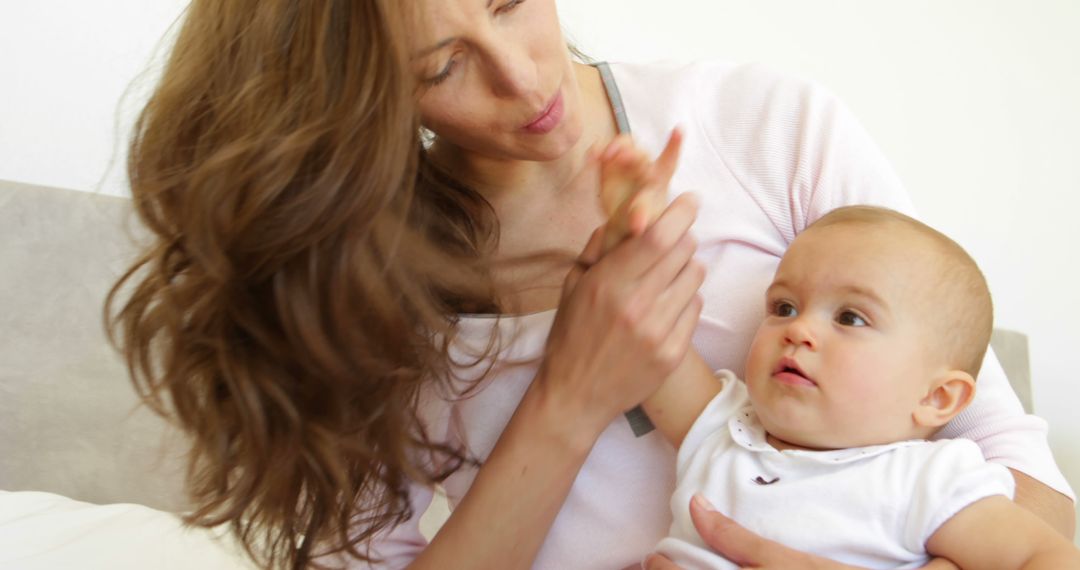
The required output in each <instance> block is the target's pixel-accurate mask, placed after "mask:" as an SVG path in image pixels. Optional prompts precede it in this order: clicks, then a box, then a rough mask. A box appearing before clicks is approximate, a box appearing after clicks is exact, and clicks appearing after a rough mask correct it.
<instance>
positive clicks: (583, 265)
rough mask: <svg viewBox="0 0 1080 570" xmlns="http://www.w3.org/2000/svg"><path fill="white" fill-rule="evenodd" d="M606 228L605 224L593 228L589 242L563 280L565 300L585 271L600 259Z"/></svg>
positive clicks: (563, 297)
mask: <svg viewBox="0 0 1080 570" xmlns="http://www.w3.org/2000/svg"><path fill="white" fill-rule="evenodd" d="M604 230H605V226H600V227H598V228H596V229H595V230H593V233H592V235H591V236H589V241H588V243H586V244H585V249H583V250H582V251H581V255H579V256H578V259H577V263H575V264H574V266H573V267H571V268H570V271H569V272H568V273H567V274H566V279H564V280H563V289H562V299H563V300H566V298H567V297H569V296H570V293H572V292H573V291H574V289H576V288H577V284H578V281H579V280H581V276H582V275H584V274H585V271H587V270H588V268H589V267H592V266H593V265H595V264H596V262H597V261H599V260H600V254H601V252H602V250H603V247H604Z"/></svg>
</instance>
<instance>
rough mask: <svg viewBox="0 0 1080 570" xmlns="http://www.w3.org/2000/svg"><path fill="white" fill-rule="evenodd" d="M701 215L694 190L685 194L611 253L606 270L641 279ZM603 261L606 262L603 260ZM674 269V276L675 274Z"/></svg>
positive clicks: (672, 276)
mask: <svg viewBox="0 0 1080 570" xmlns="http://www.w3.org/2000/svg"><path fill="white" fill-rule="evenodd" d="M695 217H697V198H696V197H694V196H693V195H692V194H689V193H687V194H682V195H680V196H679V197H678V198H676V199H675V200H674V201H673V202H672V203H671V204H670V205H669V206H668V207H667V209H665V210H664V212H663V213H662V214H660V218H659V219H658V220H657V221H656V223H654V224H653V225H652V226H650V227H649V229H648V230H646V231H645V233H644V234H642V235H640V236H634V237H632V238H630V239H628V240H626V241H624V242H622V243H620V244H619V245H618V246H617V247H616V248H615V249H613V250H612V251H611V253H609V254H608V255H607V256H606V257H605V258H604V260H605V261H606V260H607V259H608V258H609V257H610V258H612V262H611V263H610V264H606V265H607V268H606V271H610V272H615V273H617V278H618V279H620V280H627V281H629V280H636V279H640V278H641V277H642V276H643V275H644V274H645V273H646V272H647V271H649V269H651V268H652V267H653V266H654V265H656V263H658V262H659V261H660V260H661V259H663V257H664V256H666V255H669V254H670V253H671V249H672V248H673V247H675V244H676V243H678V242H679V240H681V239H682V237H683V235H685V234H686V232H687V230H689V229H690V226H691V225H693V223H694V218H695ZM601 265H605V264H604V263H603V261H601ZM674 276H675V273H672V274H671V276H670V278H674Z"/></svg>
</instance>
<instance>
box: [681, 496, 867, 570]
mask: <svg viewBox="0 0 1080 570" xmlns="http://www.w3.org/2000/svg"><path fill="white" fill-rule="evenodd" d="M690 518H691V519H693V521H694V527H695V528H696V529H697V531H698V534H700V535H701V538H702V540H704V541H705V544H707V545H709V547H710V548H712V549H713V550H715V551H716V552H717V553H718V554H720V555H721V556H723V557H725V558H727V559H728V560H731V561H732V562H734V563H735V564H738V565H739V566H741V567H751V568H760V569H762V570H765V569H773V568H777V569H779V568H785V569H788V568H790V569H798V568H807V569H809V568H822V567H834V568H849V567H847V566H844V565H841V564H837V563H835V562H831V561H827V560H824V559H820V558H819V559H816V560H815V558H814V557H811V556H810V555H808V554H806V553H803V552H799V551H798V550H794V549H792V548H788V547H786V546H784V545H782V544H780V543H778V542H775V541H772V540H766V539H764V538H761V537H760V536H758V535H757V534H755V533H753V532H750V531H749V530H746V529H745V528H743V527H742V526H740V525H739V524H738V523H736V522H735V521H733V520H731V519H729V518H728V517H726V516H724V515H722V514H720V513H719V512H717V511H716V509H715V507H713V506H712V505H711V504H710V503H709V502H708V501H706V500H705V499H704V498H703V497H701V496H700V495H695V496H694V499H693V500H691V501H690ZM819 562H820V564H819ZM830 562H831V564H830Z"/></svg>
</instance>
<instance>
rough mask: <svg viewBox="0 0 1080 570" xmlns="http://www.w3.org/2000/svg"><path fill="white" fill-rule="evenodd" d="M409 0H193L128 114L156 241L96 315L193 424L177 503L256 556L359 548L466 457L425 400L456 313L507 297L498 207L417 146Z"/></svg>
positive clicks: (267, 562) (301, 563) (135, 190)
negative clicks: (495, 264)
mask: <svg viewBox="0 0 1080 570" xmlns="http://www.w3.org/2000/svg"><path fill="white" fill-rule="evenodd" d="M407 4H408V3H407V2H402V0H349V1H346V0H334V1H331V0H327V1H319V2H306V1H299V0H194V1H193V2H192V3H191V5H190V6H189V7H188V9H187V13H186V15H185V17H184V20H183V22H182V24H181V27H180V28H179V32H178V35H177V38H176V40H175V45H174V46H173V47H172V50H171V54H170V56H169V59H168V61H167V64H166V67H165V70H164V74H163V77H162V79H161V81H160V83H159V84H158V85H157V87H156V90H155V91H154V92H153V94H152V96H151V98H150V100H149V102H148V103H147V105H146V107H145V108H144V109H143V111H142V113H141V115H140V116H139V119H138V121H137V123H136V126H135V131H134V134H133V138H132V142H131V146H130V154H129V162H128V173H129V177H130V182H131V192H132V198H133V205H134V208H135V210H136V212H137V214H138V216H139V218H140V220H141V222H142V223H143V224H144V225H145V226H146V228H148V230H149V232H150V234H151V236H152V241H151V243H150V244H149V246H148V247H147V249H146V250H145V251H144V252H143V254H142V255H141V257H140V258H139V259H138V260H137V261H136V262H135V263H134V265H133V266H132V267H131V268H130V270H129V271H128V272H127V273H126V274H125V275H124V276H123V277H122V278H121V279H120V280H119V282H118V283H117V284H116V285H115V286H114V287H113V289H112V291H111V292H110V294H109V297H108V299H107V302H106V306H105V318H106V322H107V328H108V329H109V333H110V338H111V339H112V342H113V343H114V344H116V345H117V346H118V347H119V348H120V349H121V351H122V352H123V354H124V356H125V358H126V360H127V363H128V366H129V369H130V371H131V376H132V381H133V382H134V384H135V386H136V389H137V390H138V392H139V394H140V396H141V397H142V398H143V400H144V401H145V402H146V403H148V404H149V405H150V406H151V407H152V408H153V409H154V410H155V411H157V412H158V413H160V414H162V415H164V416H166V417H169V418H172V419H174V420H175V421H176V422H177V423H178V424H179V425H180V426H181V427H182V428H183V429H184V430H185V432H186V433H187V434H188V435H189V436H190V438H191V441H192V448H191V453H190V456H189V471H188V476H187V479H188V487H189V488H188V491H189V493H190V495H191V496H192V499H193V501H194V503H195V505H196V508H195V510H193V512H191V513H190V514H187V515H185V522H187V523H188V524H193V525H199V526H206V527H210V526H217V525H220V524H228V525H230V526H231V527H232V530H233V531H234V532H235V534H236V535H237V536H238V538H239V539H240V540H241V542H242V544H243V545H244V547H245V549H246V550H247V552H248V553H249V555H250V556H252V558H253V559H255V560H256V562H258V563H259V564H260V565H263V566H267V567H274V568H277V567H291V568H303V567H307V566H308V565H309V564H311V565H315V566H319V567H321V565H319V564H316V563H315V561H314V560H313V559H314V558H316V557H317V556H320V555H323V554H327V553H347V554H348V555H350V556H353V557H356V558H360V559H365V560H368V559H370V555H369V553H368V552H367V551H366V549H363V548H360V546H362V545H363V544H364V543H365V542H366V541H368V539H370V538H371V537H372V536H373V535H374V534H375V533H377V532H379V531H380V530H383V529H386V528H388V527H391V526H393V525H396V524H398V523H400V522H401V521H403V520H404V519H406V518H407V517H409V516H411V515H412V513H411V512H410V506H409V502H408V493H407V483H408V482H409V481H419V482H423V483H429V484H430V483H433V482H437V481H439V480H441V479H442V478H444V477H445V476H446V475H447V474H449V473H450V472H452V471H453V470H454V469H456V468H457V467H459V466H460V465H461V463H462V462H463V461H466V460H467V458H466V457H464V455H463V453H462V452H461V451H460V450H457V449H450V448H446V447H444V446H442V445H439V444H437V443H435V442H433V440H432V439H431V438H429V437H428V434H427V433H425V431H424V429H423V426H422V423H421V422H420V419H419V417H418V412H417V400H418V395H419V394H420V388H421V386H422V384H424V383H426V382H432V381H440V380H442V381H446V382H448V383H449V380H446V378H447V377H448V369H449V365H448V358H447V355H448V352H447V344H448V342H447V341H448V339H450V338H452V336H453V330H454V328H453V325H454V323H453V317H452V315H455V314H457V313H460V312H497V311H498V308H499V307H498V303H497V302H496V299H495V294H494V290H495V289H494V283H493V279H492V277H491V275H492V271H491V267H490V263H489V258H490V254H491V252H492V251H493V248H494V247H495V242H496V240H497V235H498V227H497V221H496V219H495V216H494V213H493V211H492V210H491V207H490V205H489V204H488V203H487V202H486V201H485V200H484V199H483V198H482V197H481V196H479V195H478V194H477V193H475V192H473V191H471V190H469V189H468V188H466V187H464V186H462V185H460V184H456V183H454V181H452V180H451V179H449V178H448V177H446V176H445V175H443V174H441V173H440V171H439V170H438V169H437V168H435V167H434V166H433V165H432V164H430V163H429V162H428V161H427V159H426V156H425V154H424V151H423V146H422V143H421V137H420V134H419V123H418V117H417V110H416V106H415V93H416V88H417V86H416V84H415V81H414V78H413V76H412V73H411V72H410V70H409V66H408V58H409V53H408V48H407V46H406V45H405V41H404V39H405V37H406V34H405V32H406V29H407V27H408V23H409V20H408V15H407V14H405V13H403V11H404V9H405V6H406V5H407ZM440 340H441V342H440ZM433 457H437V458H438V459H437V460H430V458H433Z"/></svg>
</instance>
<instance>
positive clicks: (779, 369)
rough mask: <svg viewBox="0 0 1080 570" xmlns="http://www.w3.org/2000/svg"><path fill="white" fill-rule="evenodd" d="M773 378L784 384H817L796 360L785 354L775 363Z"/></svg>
mask: <svg viewBox="0 0 1080 570" xmlns="http://www.w3.org/2000/svg"><path fill="white" fill-rule="evenodd" d="M773 378H776V379H777V380H779V381H781V382H783V383H785V384H794V385H801V386H817V382H814V380H813V379H812V378H810V377H809V376H808V375H807V374H806V372H804V371H803V369H802V367H801V366H799V363H798V361H796V360H795V359H794V358H792V357H790V356H785V357H783V358H781V359H780V362H777V363H776V368H774V369H773Z"/></svg>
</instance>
